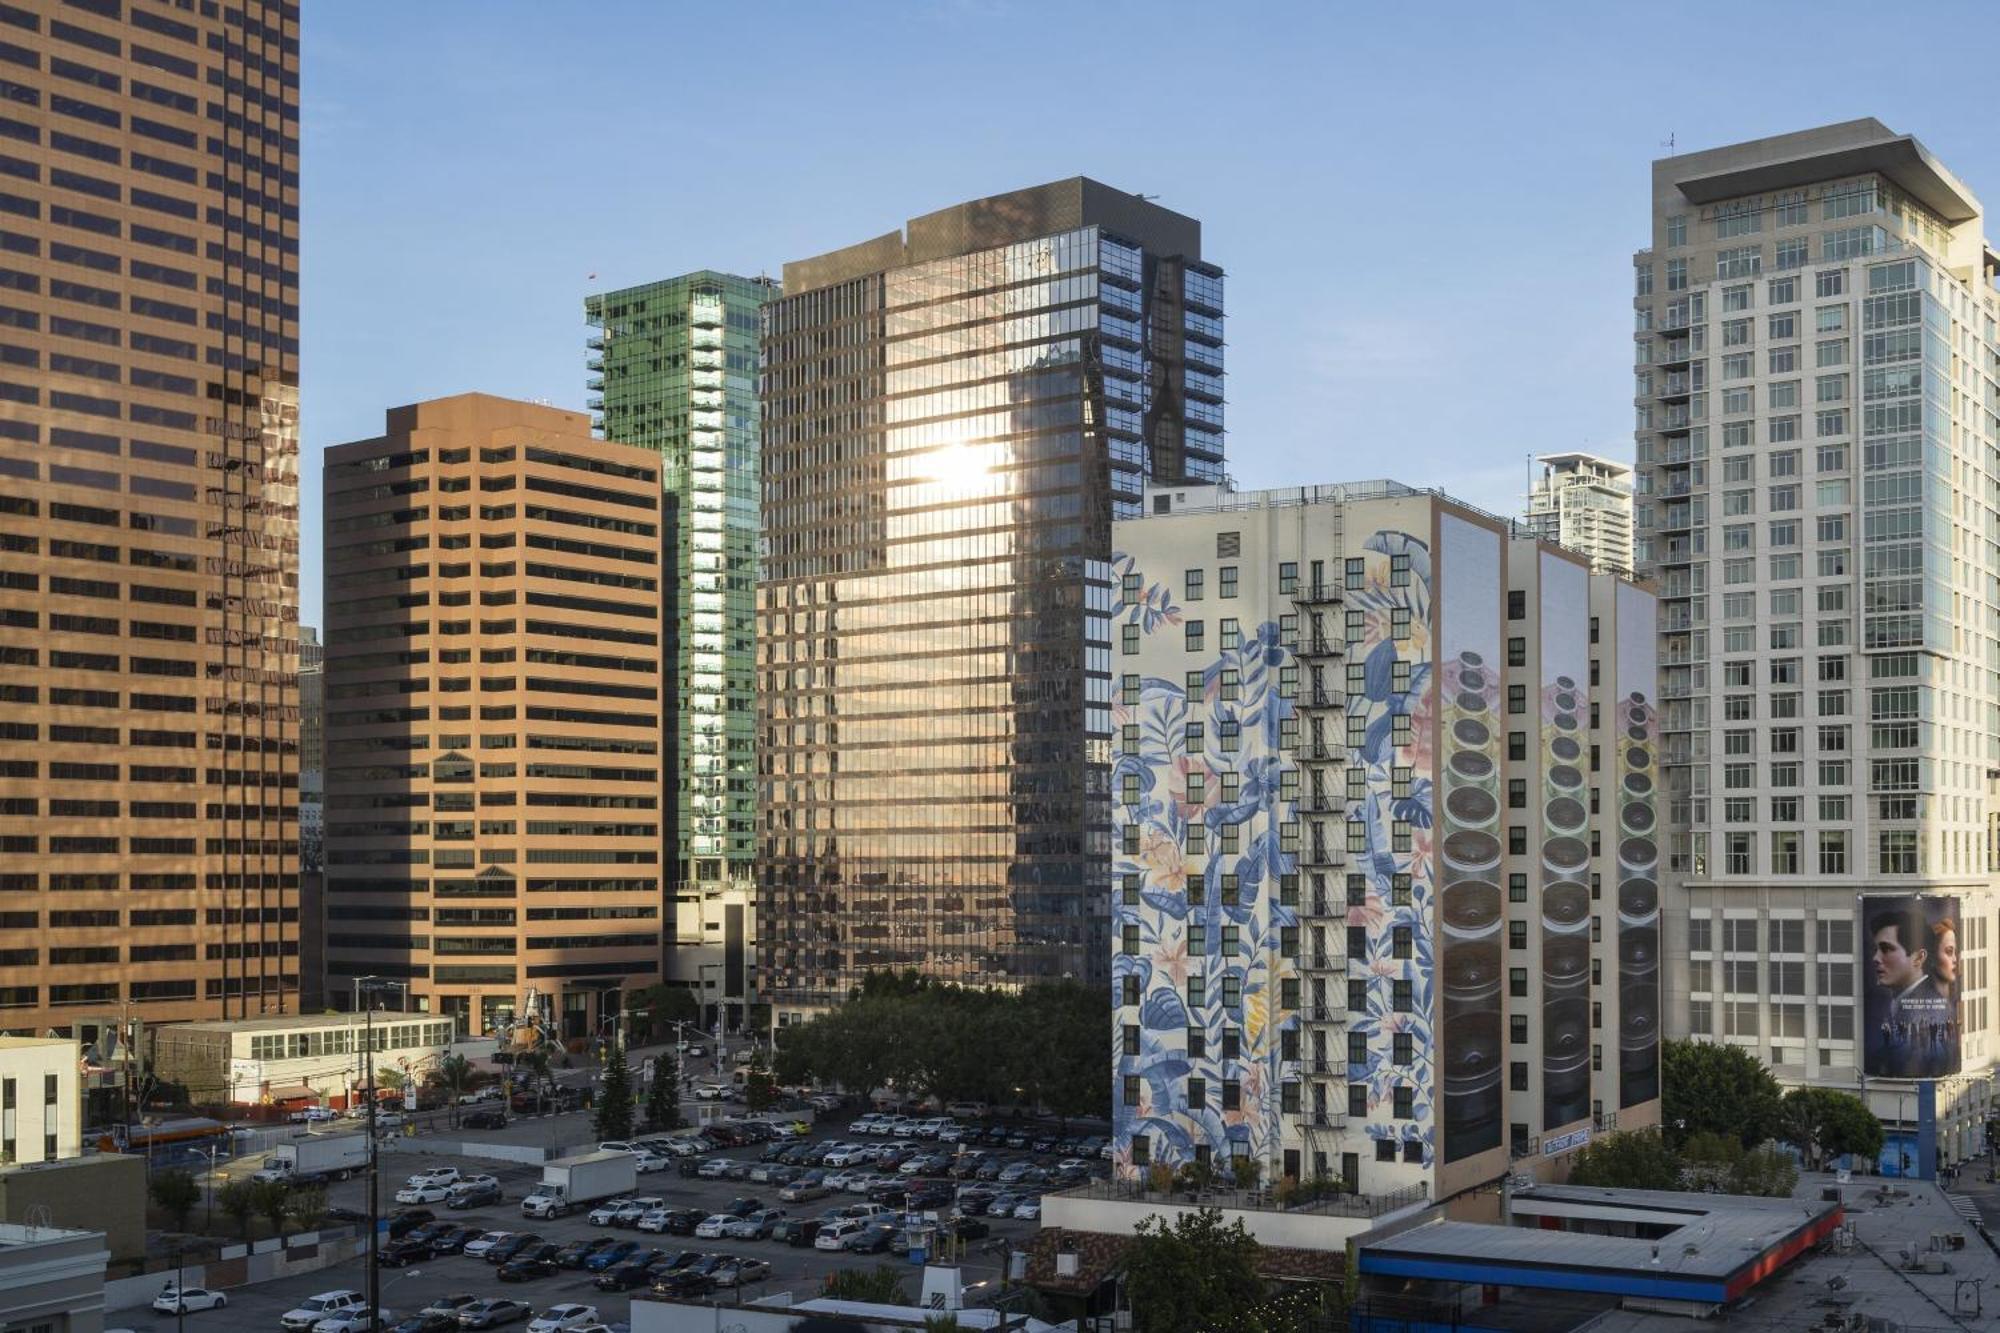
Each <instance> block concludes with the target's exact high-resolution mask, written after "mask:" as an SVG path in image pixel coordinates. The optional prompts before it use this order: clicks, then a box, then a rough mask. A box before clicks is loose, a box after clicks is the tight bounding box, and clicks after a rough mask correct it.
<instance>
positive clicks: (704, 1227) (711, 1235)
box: [694, 1213, 736, 1240]
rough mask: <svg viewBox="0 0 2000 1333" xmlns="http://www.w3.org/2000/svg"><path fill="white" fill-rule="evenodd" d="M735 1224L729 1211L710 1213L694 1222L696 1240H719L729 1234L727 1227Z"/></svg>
mask: <svg viewBox="0 0 2000 1333" xmlns="http://www.w3.org/2000/svg"><path fill="white" fill-rule="evenodd" d="M735 1224H736V1217H735V1215H734V1214H731V1213H710V1214H709V1215H708V1216H707V1217H704V1218H702V1219H701V1221H699V1222H697V1223H695V1228H694V1234H695V1237H696V1239H698V1240H721V1239H722V1238H723V1237H724V1236H726V1235H728V1234H729V1228H730V1227H732V1226H734V1225H735Z"/></svg>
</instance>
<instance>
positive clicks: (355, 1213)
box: [326, 1204, 368, 1222]
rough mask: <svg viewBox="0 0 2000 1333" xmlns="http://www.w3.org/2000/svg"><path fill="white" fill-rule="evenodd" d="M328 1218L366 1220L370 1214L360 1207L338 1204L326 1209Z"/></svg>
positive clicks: (353, 1220)
mask: <svg viewBox="0 0 2000 1333" xmlns="http://www.w3.org/2000/svg"><path fill="white" fill-rule="evenodd" d="M326 1220H327V1221H329V1222H366V1221H367V1220H368V1214H366V1213H364V1212H362V1211H361V1210H360V1209H359V1208H342V1207H340V1206H339V1205H337V1204H336V1205H335V1206H333V1207H331V1208H329V1209H327V1210H326Z"/></svg>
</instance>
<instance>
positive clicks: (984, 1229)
mask: <svg viewBox="0 0 2000 1333" xmlns="http://www.w3.org/2000/svg"><path fill="white" fill-rule="evenodd" d="M944 1227H945V1229H946V1230H948V1231H950V1232H951V1234H952V1235H954V1236H957V1237H958V1238H959V1239H960V1240H984V1239H986V1237H988V1236H990V1235H992V1234H993V1228H992V1227H990V1226H988V1225H986V1219H985V1218H983V1217H954V1218H952V1219H951V1220H950V1221H949V1222H946V1223H945V1224H944Z"/></svg>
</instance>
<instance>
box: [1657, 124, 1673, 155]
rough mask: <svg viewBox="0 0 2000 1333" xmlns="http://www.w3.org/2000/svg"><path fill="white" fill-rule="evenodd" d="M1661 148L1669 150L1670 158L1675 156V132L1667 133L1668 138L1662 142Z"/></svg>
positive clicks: (1669, 131)
mask: <svg viewBox="0 0 2000 1333" xmlns="http://www.w3.org/2000/svg"><path fill="white" fill-rule="evenodd" d="M1660 147H1662V148H1664V149H1666V150H1667V156H1668V157H1672V156H1673V155H1674V132H1673V131H1672V130H1668V131H1667V137H1666V138H1664V139H1662V140H1661V141H1660Z"/></svg>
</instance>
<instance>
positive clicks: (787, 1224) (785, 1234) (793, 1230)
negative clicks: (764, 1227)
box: [771, 1217, 820, 1246]
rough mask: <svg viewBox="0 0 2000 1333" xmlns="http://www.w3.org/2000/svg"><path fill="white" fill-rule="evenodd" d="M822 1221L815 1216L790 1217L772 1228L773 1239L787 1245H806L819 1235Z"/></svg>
mask: <svg viewBox="0 0 2000 1333" xmlns="http://www.w3.org/2000/svg"><path fill="white" fill-rule="evenodd" d="M819 1228H820V1222H819V1219H818V1218H813V1217H788V1218H786V1219H785V1220H784V1221H782V1222H780V1223H778V1225H776V1226H775V1227H772V1228H771V1239H772V1240H775V1241H782V1242H783V1243H784V1244H786V1245H797V1246H806V1245H810V1244H812V1243H813V1238H814V1237H816V1236H818V1235H819Z"/></svg>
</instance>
